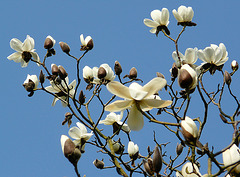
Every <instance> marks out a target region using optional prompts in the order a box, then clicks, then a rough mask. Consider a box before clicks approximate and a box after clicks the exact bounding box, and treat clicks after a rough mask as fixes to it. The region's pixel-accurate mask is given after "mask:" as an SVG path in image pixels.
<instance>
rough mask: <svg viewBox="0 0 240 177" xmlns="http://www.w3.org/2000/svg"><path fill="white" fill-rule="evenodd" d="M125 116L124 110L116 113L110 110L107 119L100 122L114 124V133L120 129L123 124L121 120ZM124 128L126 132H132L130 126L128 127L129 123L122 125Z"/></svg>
mask: <svg viewBox="0 0 240 177" xmlns="http://www.w3.org/2000/svg"><path fill="white" fill-rule="evenodd" d="M122 117H123V112H121V114H119V115H118V114H116V113H114V112H110V113H109V114H108V115H107V117H106V118H105V120H101V121H100V122H99V124H104V125H112V126H113V133H115V131H117V130H118V129H119V127H120V126H121V125H122V124H123V122H122V121H121V119H122ZM122 130H123V131H125V132H130V128H129V127H128V125H127V124H123V125H122Z"/></svg>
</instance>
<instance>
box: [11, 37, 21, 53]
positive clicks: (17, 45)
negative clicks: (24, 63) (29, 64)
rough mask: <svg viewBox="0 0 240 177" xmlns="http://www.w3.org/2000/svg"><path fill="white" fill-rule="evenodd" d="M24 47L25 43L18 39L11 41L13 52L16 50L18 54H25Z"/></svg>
mask: <svg viewBox="0 0 240 177" xmlns="http://www.w3.org/2000/svg"><path fill="white" fill-rule="evenodd" d="M22 46H23V43H22V42H21V41H20V40H19V39H17V38H13V39H11V41H10V47H11V48H12V49H13V50H16V51H17V52H23V49H22Z"/></svg>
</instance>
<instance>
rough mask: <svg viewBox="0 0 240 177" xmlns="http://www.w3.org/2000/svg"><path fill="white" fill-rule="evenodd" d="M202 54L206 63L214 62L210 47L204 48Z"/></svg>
mask: <svg viewBox="0 0 240 177" xmlns="http://www.w3.org/2000/svg"><path fill="white" fill-rule="evenodd" d="M203 52H204V56H205V59H206V62H207V63H211V62H213V61H214V49H213V48H212V47H206V48H205V49H204V50H203Z"/></svg>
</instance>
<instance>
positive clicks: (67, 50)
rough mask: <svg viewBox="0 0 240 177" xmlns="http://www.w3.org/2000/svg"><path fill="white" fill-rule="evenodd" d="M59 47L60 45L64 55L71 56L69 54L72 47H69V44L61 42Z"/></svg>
mask: <svg viewBox="0 0 240 177" xmlns="http://www.w3.org/2000/svg"><path fill="white" fill-rule="evenodd" d="M59 45H60V47H61V49H62V51H63V52H64V53H66V54H69V52H70V47H69V45H68V44H67V43H65V42H59Z"/></svg>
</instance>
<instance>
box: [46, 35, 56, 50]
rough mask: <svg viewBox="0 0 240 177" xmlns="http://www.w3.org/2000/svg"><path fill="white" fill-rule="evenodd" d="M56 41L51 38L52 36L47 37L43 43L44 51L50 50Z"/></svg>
mask: <svg viewBox="0 0 240 177" xmlns="http://www.w3.org/2000/svg"><path fill="white" fill-rule="evenodd" d="M55 43H56V41H55V40H54V39H53V38H52V36H47V37H46V39H45V42H44V48H45V49H48V50H49V49H51V48H53V46H54V45H55Z"/></svg>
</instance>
